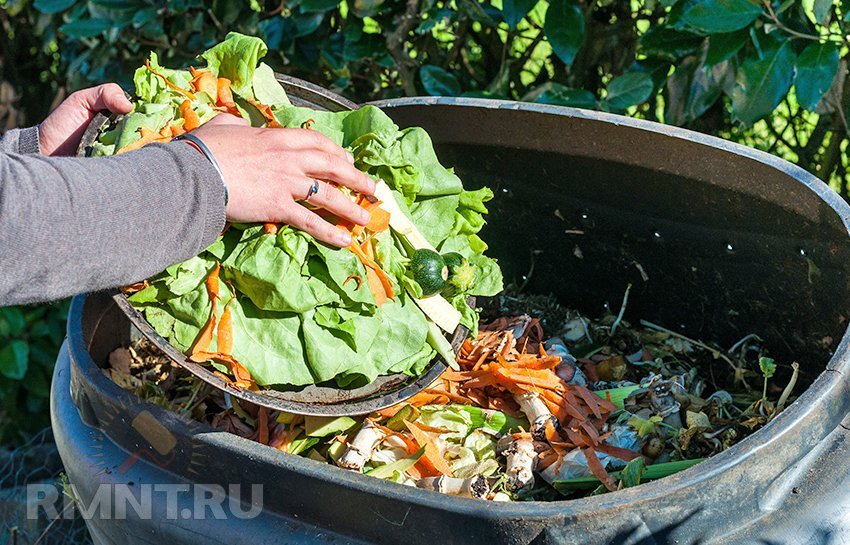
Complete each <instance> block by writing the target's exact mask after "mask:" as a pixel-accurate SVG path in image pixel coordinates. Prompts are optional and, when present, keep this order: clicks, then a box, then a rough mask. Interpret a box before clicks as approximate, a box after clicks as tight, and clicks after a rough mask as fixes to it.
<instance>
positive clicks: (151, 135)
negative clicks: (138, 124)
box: [115, 127, 160, 155]
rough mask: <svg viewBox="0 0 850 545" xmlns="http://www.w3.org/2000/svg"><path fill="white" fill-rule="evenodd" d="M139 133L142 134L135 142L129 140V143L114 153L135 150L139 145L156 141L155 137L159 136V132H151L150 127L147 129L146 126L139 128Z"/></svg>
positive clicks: (142, 145)
mask: <svg viewBox="0 0 850 545" xmlns="http://www.w3.org/2000/svg"><path fill="white" fill-rule="evenodd" d="M139 134H141V135H142V137H141V138H139V139H138V140H136V141H135V142H130V143H129V144H127V145H126V146H124V147H123V148H121V149H120V150H118V151H116V152H115V155H119V154H121V153H127V152H128V151H133V150H137V149H139V148H141V147H144V146H147V145H148V144H150V143H152V142H156V141H157V139H158V138H160V136H159V133H156V132H153V131H151V130H150V129H147V128H146V127H142V128H141V129H140V130H139Z"/></svg>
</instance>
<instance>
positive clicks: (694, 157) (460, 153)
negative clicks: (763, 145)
mask: <svg viewBox="0 0 850 545" xmlns="http://www.w3.org/2000/svg"><path fill="white" fill-rule="evenodd" d="M463 104H464V101H462V100H459V101H458V104H457V105H453V104H451V103H447V101H445V100H444V101H443V103H442V104H439V105H437V104H431V105H423V104H422V103H421V102H419V103H415V104H407V103H406V102H405V101H404V100H401V101H391V102H389V103H385V104H381V105H382V106H384V107H385V108H387V111H388V113H390V115H391V116H392V118H393V120H394V121H396V123H398V124H399V125H400V126H402V127H405V126H413V125H419V126H422V127H424V128H425V129H426V130H427V131H428V132H429V133H430V134H431V137H432V138H433V140H434V142H435V143H436V148H437V153H438V157H439V158H440V159H441V161H443V163H444V164H446V165H451V166H453V167H454V168H455V170H456V172H457V174H458V175H459V176H460V178H461V179H462V180H464V183H465V184H466V185H467V187H468V188H478V187H481V186H483V185H487V186H489V187H491V188H492V189H493V190H494V192H495V198H494V199H493V201H492V202H491V203H489V205H488V207H489V209H490V215H489V218H488V224H487V226H486V227H485V228H484V230H483V231H482V234H481V236H482V238H483V239H484V240H485V241H486V242H487V243H488V244H489V246H490V251H489V253H490V255H492V256H494V257H496V258H498V259H499V263H500V265H501V266H502V270H503V272H504V274H505V280H506V283H514V284H516V285H521V284H522V283H523V282H525V280H526V277H528V276H530V278H528V282H527V283H526V286H525V291H526V292H529V293H539V294H549V293H552V294H554V295H555V296H556V297H557V299H558V301H559V302H560V303H561V304H562V305H564V306H567V307H569V308H575V309H578V310H580V311H582V312H583V313H586V314H587V315H588V316H590V317H597V316H599V315H600V313H602V312H604V311H605V306H606V305H607V306H608V307H609V308H610V309H611V310H612V311H613V312H614V313H617V311H618V310H619V308H620V304H621V302H622V299H623V293H624V291H625V289H626V286H627V285H628V284H631V285H632V290H631V293H630V297H629V301H628V305H627V310H626V314H625V317H626V319H632V320H639V319H646V320H649V321H652V322H654V323H656V324H660V325H663V326H665V327H667V328H669V329H672V330H675V331H679V332H681V333H683V334H686V335H688V336H690V337H692V338H698V339H702V340H706V341H715V342H718V343H720V344H721V345H722V346H724V347H727V348H728V347H729V346H731V345H732V344H733V343H734V342H736V341H737V340H739V339H741V338H742V337H743V336H745V335H747V334H750V333H755V334H758V335H759V336H761V337H762V338H763V339H764V341H765V346H767V347H768V348H769V350H770V352H771V354H772V355H773V356H775V357H776V358H777V360H778V361H780V362H782V363H784V364H785V367H786V372H787V366H788V364H790V363H791V362H792V361H797V362H799V363H800V364H801V371H802V373H803V376H804V378H805V379H806V381H805V383H804V384H803V386H806V385H807V384H808V383H810V382H811V380H813V379H814V378H815V377H816V376H817V374H818V373H820V372H821V371H822V370H823V369H824V367H825V366H826V364H827V362H828V361H829V359H830V357H831V356H832V354H833V351H834V349H835V347H836V346H837V344H838V343H839V341H840V340H841V338H842V336H843V335H844V331H845V328H846V318H845V315H846V313H847V310H846V309H847V308H850V306H848V303H850V284H848V275H847V266H846V264H847V263H849V262H850V244H848V242H850V240H848V236H847V229H846V228H845V227H844V225H843V224H842V222H841V218H840V217H839V216H838V214H836V212H835V211H834V210H833V209H832V208H830V206H829V205H828V204H827V203H826V202H824V201H823V200H821V199H819V198H818V197H817V195H816V194H814V193H813V192H812V191H811V190H809V189H808V188H806V187H805V186H804V184H802V183H801V182H800V181H798V180H796V179H794V178H793V177H792V176H791V175H789V173H787V172H783V171H782V170H777V169H776V168H773V167H770V166H767V165H765V164H763V163H761V162H758V161H755V160H752V159H750V158H748V157H745V156H740V155H733V154H731V153H729V152H728V151H726V150H724V149H722V148H720V147H717V143H718V142H719V141H716V140H715V139H710V140H712V141H713V142H711V143H710V145H705V144H704V143H702V142H700V141H699V135H695V133H688V135H689V137H690V138H693V137H696V140H684V139H680V138H673V137H671V134H672V133H675V132H676V129H670V128H667V127H662V126H656V125H652V127H654V129H655V130H653V131H648V130H643V129H641V128H637V127H635V128H629V127H623V126H622V125H621V123H617V124H616V125H615V124H610V123H603V122H601V121H600V120H599V119H594V118H596V117H599V114H594V113H588V114H587V115H584V114H582V113H579V112H577V111H574V113H578V115H569V116H564V115H549V114H550V113H551V112H552V111H560V112H561V113H563V111H564V110H563V109H557V108H555V109H553V108H547V107H540V108H539V109H538V111H529V110H522V111H520V110H516V109H511V108H508V107H503V108H499V107H498V106H492V105H491V107H493V108H495V109H497V110H499V113H498V115H491V116H475V115H474V112H473V111H472V110H473V108H467V107H464V105H463ZM496 104H498V103H496ZM602 118H604V115H603V116H602ZM621 119H622V118H621ZM646 125H648V126H649V125H650V124H646ZM786 165H787V164H786ZM787 166H788V167H790V166H791V165H787ZM532 266H533V269H532ZM529 271H531V274H530V275H529ZM778 378H779V380H780V382H781V381H782V380H784V378H785V377H783V376H782V375H781V374H780V375H779V377H778Z"/></svg>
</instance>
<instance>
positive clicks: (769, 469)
mask: <svg viewBox="0 0 850 545" xmlns="http://www.w3.org/2000/svg"><path fill="white" fill-rule="evenodd" d="M380 106H382V107H383V108H385V109H386V111H387V112H388V113H389V114H390V115H391V116H392V117H393V119H395V121H396V122H397V123H398V124H399V125H401V126H408V125H414V124H415V125H420V126H423V127H425V128H426V129H427V130H428V131H429V132H430V134H431V136H432V137H433V139H434V141H435V142H436V144H437V150H438V154H439V157H440V158H441V160H442V161H443V162H444V163H445V164H446V165H452V166H454V167H455V168H456V169H457V172H458V174H459V175H460V177H461V178H462V179H463V180H464V181H465V182H466V183H467V184H468V185H469V186H472V187H476V186H479V185H482V184H487V185H489V186H490V187H492V188H493V189H494V190H495V192H496V197H495V199H494V201H493V202H492V203H491V204H492V206H491V209H492V214H491V216H490V218H489V224H488V226H487V227H486V230H485V232H484V234H483V236H484V238H485V239H486V240H487V241H488V242H489V243H490V245H491V250H490V251H491V254H492V255H494V256H495V257H497V258H499V260H500V262H501V264H502V265H503V268H504V271H505V276H506V278H507V279H508V280H512V279H514V280H517V281H520V282H521V281H522V280H523V276H524V275H527V274H528V271H529V270H530V269H531V263H532V259H533V260H534V270H533V274H532V275H531V277H530V279H528V284H527V287H526V289H527V290H528V291H530V292H539V293H549V292H551V293H554V294H555V295H556V296H557V297H558V298H559V299H560V300H561V302H563V303H564V304H566V305H568V306H571V307H577V308H579V309H580V310H582V311H584V312H585V313H587V314H589V315H597V314H598V313H599V312H601V311H602V310H603V305H604V304H606V303H607V304H609V305H610V306H612V307H615V308H618V307H619V303H620V300H621V298H622V295H623V291H624V289H625V286H626V284H627V283H632V284H633V290H632V294H631V297H630V301H629V306H628V313H627V315H626V318H627V319H628V318H630V317H631V318H637V317H639V318H645V319H648V320H652V321H653V322H656V323H660V324H663V325H666V326H667V327H671V328H674V329H675V328H679V327H682V328H683V331H685V332H687V333H688V334H689V335H690V336H693V337H699V338H703V339H711V340H717V341H719V342H721V343H724V344H725V343H730V344H731V343H732V342H734V341H736V340H738V339H739V338H741V337H742V336H744V335H746V334H748V333H757V334H759V335H760V336H761V337H762V338H764V339H765V342H766V344H767V346H769V347H771V349H772V352H773V354H774V355H775V356H776V357H777V359H779V360H780V361H783V362H790V361H798V362H799V363H800V364H801V368H802V370H803V371H804V375H805V377H807V378H808V381H806V383H805V385H807V386H808V388H807V389H806V391H805V392H804V393H802V395H800V397H799V398H798V399H797V400H796V401H795V402H794V403H793V404H792V405H790V406H789V407H788V408H787V409H786V410H785V411H784V412H783V413H782V414H781V415H780V416H779V417H778V418H776V419H775V420H774V421H773V422H771V423H770V424H769V425H767V426H766V427H765V428H763V429H761V430H760V431H758V432H756V433H755V434H754V435H752V436H751V437H749V438H747V439H746V440H744V441H743V442H741V443H739V444H737V445H735V446H734V447H732V448H730V449H728V450H727V451H724V452H722V453H721V454H719V455H717V456H715V457H713V458H711V459H710V460H708V461H706V462H704V463H702V464H699V465H698V466H696V467H693V468H691V469H689V470H687V471H684V472H681V473H679V474H676V475H674V476H671V477H668V478H665V479H662V480H659V481H656V482H652V483H649V484H644V485H642V486H640V487H637V488H632V489H627V490H624V491H620V492H615V493H611V494H606V495H603V496H598V497H591V498H586V499H580V500H573V501H561V502H552V503H532V502H529V503H491V502H484V501H478V500H471V499H464V498H457V497H450V496H444V495H438V494H435V493H430V492H427V491H424V490H418V489H413V488H410V487H405V486H401V485H397V484H394V483H390V482H385V481H380V480H377V479H372V478H369V477H365V476H361V475H359V474H354V473H351V472H347V471H344V470H342V469H338V468H336V467H332V466H329V465H326V464H323V463H319V462H315V461H313V460H310V459H304V458H299V457H296V456H291V455H287V454H284V453H282V452H279V451H277V450H274V449H270V448H267V447H265V446H261V445H258V444H256V443H253V442H250V441H248V440H245V439H241V438H239V437H237V436H234V435H229V434H226V433H219V432H215V431H213V430H211V429H209V428H205V427H202V426H200V425H197V424H192V423H188V422H186V421H184V420H182V419H180V418H178V417H177V416H176V415H174V414H172V413H169V412H167V411H164V410H162V409H160V408H158V407H156V406H153V405H150V404H146V403H143V402H141V401H140V400H139V399H137V398H136V397H134V396H133V395H131V394H129V393H127V392H125V391H123V390H121V389H120V388H119V387H118V386H116V385H115V384H113V383H112V382H111V381H110V380H109V379H108V378H107V376H106V375H105V374H104V373H103V371H101V369H100V368H101V367H103V366H104V365H105V364H106V361H107V356H108V354H109V352H110V351H111V350H113V349H114V348H116V347H118V346H119V345H121V344H122V343H126V342H127V340H128V338H129V326H128V322H127V321H126V319H125V318H124V316H123V314H121V312H120V311H119V310H118V309H117V308H116V307H115V306H114V304H113V303H112V300H111V299H110V298H109V297H108V296H106V295H89V296H79V297H77V298H76V299H75V300H74V302H73V305H72V309H71V314H70V318H69V323H68V341H67V343H66V345H65V347H64V348H63V350H62V352H61V354H60V356H59V360H58V362H57V366H56V372H55V375H54V380H53V391H52V400H51V413H52V417H53V428H54V432H55V435H56V440H57V443H58V446H59V451H60V453H61V456H62V459H63V461H64V463H65V467H66V470H67V474H68V476H69V478H70V480H71V482H73V483H74V484H75V485H76V489H77V492H78V494H79V496H80V498H81V499H82V500H83V502H84V503H86V502H88V501H90V500H91V498H92V497H93V495H94V494H95V493H96V491H97V489H98V486H99V485H102V484H117V485H128V484H129V485H130V486H129V489H130V490H135V491H137V492H138V494H139V495H140V496H141V495H142V494H143V493H144V487H145V485H150V484H157V485H163V484H169V483H172V484H173V483H178V484H185V485H190V484H197V483H204V484H207V485H221V486H223V487H225V488H227V486H228V485H230V484H233V483H242V484H243V485H245V487H247V486H248V485H249V484H251V483H261V484H262V485H263V493H262V496H261V498H260V499H261V500H262V510H261V512H260V513H259V515H258V516H256V517H254V518H250V519H244V520H243V519H238V518H235V517H234V516H229V517H228V518H226V519H222V520H219V519H216V518H215V517H214V516H213V514H212V513H211V512H207V513H206V514H205V516H204V517H203V520H196V519H195V518H184V516H190V517H198V516H200V515H203V514H198V513H192V511H191V508H192V507H193V505H194V504H193V499H194V497H193V495H192V493H190V492H187V493H185V494H180V495H178V496H176V501H177V504H176V506H177V509H176V510H175V509H174V508H173V507H174V506H169V505H167V502H166V501H165V500H163V499H162V498H164V496H162V495H160V496H156V495H155V496H154V497H155V498H158V499H157V501H154V503H153V506H152V512H151V513H150V517H148V516H146V514H145V513H143V514H142V515H143V516H142V517H139V516H136V514H135V513H134V512H133V511H132V510H130V511H129V512H128V514H127V518H126V520H114V519H115V517H114V516H113V517H112V518H109V517H98V518H95V519H92V520H89V521H88V525H89V528H90V530H91V532H92V535H93V537H94V540H95V542H96V543H98V544H102V543H115V544H123V543H156V544H163V543H166V544H168V545H177V544H182V543H226V544H228V545H232V544H234V543H251V544H255V543H329V542H333V543H353V542H369V543H404V544H409V545H414V544H427V545H433V544H435V543H482V544H488V545H493V544H496V543H511V544H525V543H529V544H531V543H533V544H536V545H543V544H550V543H576V544H578V543H593V544H595V545H600V544H605V543H697V542H714V543H730V542H759V541H761V542H765V543H806V542H809V543H821V542H829V541H830V540H831V539H832V538H834V537H840V536H841V535H842V533H843V532H845V531H847V530H848V527H850V521H848V518H847V516H846V513H847V512H848V508H850V495H849V494H848V490H850V487H849V486H848V485H850V479H848V476H850V471H848V468H850V462H848V457H847V455H846V446H845V445H846V438H847V434H848V433H850V432H848V429H850V427H848V426H850V418H848V411H850V392H848V382H847V379H846V376H845V374H846V373H847V372H848V351H847V345H848V340H847V337H846V334H845V333H846V328H847V323H846V322H847V318H846V316H850V285H848V278H849V277H850V276H848V271H850V234H848V217H850V208H848V206H847V204H845V203H844V202H843V201H841V200H840V199H839V198H838V196H837V195H835V194H834V193H833V192H832V191H830V190H829V189H828V188H827V187H826V186H824V185H823V184H822V183H821V182H820V181H818V180H817V179H815V177H813V176H811V175H810V174H808V173H806V172H804V171H803V170H801V169H799V168H797V167H795V166H793V165H791V164H789V163H786V162H784V161H782V160H779V159H776V158H774V157H771V156H769V155H767V154H764V153H760V152H757V151H754V150H751V149H748V148H744V147H741V146H738V145H734V144H730V143H728V142H724V141H721V140H718V139H716V138H710V137H707V136H703V135H699V134H696V133H692V132H688V131H685V130H680V129H674V128H670V127H665V126H661V125H657V124H653V123H648V122H644V121H637V120H633V119H627V118H624V117H619V116H615V115H608V114H602V113H595V112H587V111H582V110H575V109H569V108H559V107H551V106H542V105H531V104H518V103H512V102H496V101H487V100H478V99H448V98H412V99H401V100H395V101H388V102H382V103H380ZM801 390H802V388H801ZM164 438H165V439H164ZM169 446H170V449H169V448H168V447H169ZM234 495H235V492H234ZM239 497H240V498H242V499H246V498H251V497H252V496H251V494H250V493H249V491H248V490H247V489H242V491H241V494H240V496H239ZM254 499H257V498H254ZM225 508H226V509H225V510H226V511H227V508H228V507H227V505H225ZM169 509H170V511H169ZM243 509H247V507H245V506H243ZM175 514H177V515H179V516H177V517H176V518H177V520H170V519H169V516H170V517H171V518H174V516H175ZM229 514H230V511H227V512H226V513H225V515H229Z"/></svg>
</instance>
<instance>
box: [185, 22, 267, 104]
mask: <svg viewBox="0 0 850 545" xmlns="http://www.w3.org/2000/svg"><path fill="white" fill-rule="evenodd" d="M268 50H269V49H268V47H266V44H265V42H263V40H261V39H259V38H255V37H253V36H245V35H244V34H239V33H238V32H230V33H228V35H227V37H226V38H225V39H224V41H223V42H221V43H220V44H218V45H215V46H213V47H211V48H210V49H207V50H206V51H205V52H203V53H202V54H201V58H203V59H204V60H205V61H207V67H208V68H209V69H210V70H211V71H212V73H213V74H215V76H216V77H219V78H227V79H229V80H230V86H231V88H232V89H233V90H234V91H236V92H237V93H239V94H240V95H242V96H250V97H251V98H254V93H253V89H252V83H253V81H254V72H255V70H256V68H257V61H259V60H260V59H261V58H263V57H264V56H265V55H266V53H267V52H268Z"/></svg>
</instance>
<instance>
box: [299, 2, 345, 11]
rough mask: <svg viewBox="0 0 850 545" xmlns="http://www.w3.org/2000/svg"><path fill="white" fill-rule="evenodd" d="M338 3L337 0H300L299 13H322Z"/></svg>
mask: <svg viewBox="0 0 850 545" xmlns="http://www.w3.org/2000/svg"><path fill="white" fill-rule="evenodd" d="M338 5H339V0H302V1H301V13H323V12H326V11H330V10H332V9H334V8H335V7H337V6H338Z"/></svg>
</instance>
